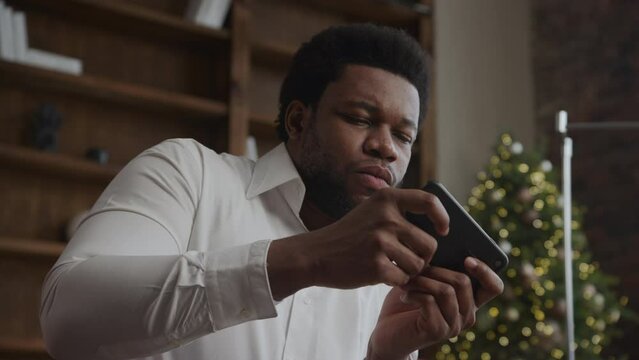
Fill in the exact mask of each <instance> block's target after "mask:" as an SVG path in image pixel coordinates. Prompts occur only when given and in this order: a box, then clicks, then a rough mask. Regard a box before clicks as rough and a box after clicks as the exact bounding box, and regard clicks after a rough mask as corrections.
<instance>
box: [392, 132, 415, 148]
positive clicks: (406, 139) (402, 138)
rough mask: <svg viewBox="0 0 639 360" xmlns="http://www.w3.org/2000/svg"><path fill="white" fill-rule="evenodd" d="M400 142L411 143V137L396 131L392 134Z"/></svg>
mask: <svg viewBox="0 0 639 360" xmlns="http://www.w3.org/2000/svg"><path fill="white" fill-rule="evenodd" d="M393 135H394V136H395V137H396V138H397V139H398V140H399V141H400V142H402V143H403V144H407V145H410V144H412V143H413V137H412V136H409V135H406V134H404V133H402V132H396V133H394V134H393Z"/></svg>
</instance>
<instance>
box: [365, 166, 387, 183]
mask: <svg viewBox="0 0 639 360" xmlns="http://www.w3.org/2000/svg"><path fill="white" fill-rule="evenodd" d="M357 172H358V173H360V174H364V175H368V176H372V177H374V178H376V179H381V180H383V181H384V182H385V183H386V185H387V186H391V184H392V183H393V175H392V174H391V172H390V170H388V169H387V168H385V167H381V166H366V167H363V168H360V169H358V170H357Z"/></svg>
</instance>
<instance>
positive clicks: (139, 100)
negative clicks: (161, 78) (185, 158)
mask: <svg viewBox="0 0 639 360" xmlns="http://www.w3.org/2000/svg"><path fill="white" fill-rule="evenodd" d="M0 75H1V76H0V79H2V80H1V81H13V83H14V84H15V85H17V86H26V87H33V88H39V89H52V90H56V91H64V92H68V93H73V94H77V95H81V96H87V97H91V98H95V99H99V100H105V101H111V102H116V103H120V104H124V105H129V106H132V107H140V108H143V109H147V110H152V111H158V112H162V111H170V112H177V113H180V114H183V115H185V116H191V117H198V118H199V117H202V118H208V119H210V118H211V117H223V116H226V115H227V113H228V107H227V105H226V104H225V103H223V102H219V101H213V100H207V99H203V98H198V97H195V96H190V95H184V94H179V93H174V92H169V91H164V90H159V89H155V88H152V87H149V86H142V85H135V84H128V83H123V82H119V81H113V80H109V79H103V78H98V77H94V76H90V75H81V76H75V75H69V74H64V73H60V72H56V71H50V70H45V69H40V68H36V67H33V66H29V65H22V64H17V63H11V62H7V61H0Z"/></svg>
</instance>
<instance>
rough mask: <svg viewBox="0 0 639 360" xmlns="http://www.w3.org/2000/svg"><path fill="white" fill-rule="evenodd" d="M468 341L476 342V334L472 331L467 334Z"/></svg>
mask: <svg viewBox="0 0 639 360" xmlns="http://www.w3.org/2000/svg"><path fill="white" fill-rule="evenodd" d="M466 340H468V341H475V333H474V332H472V331H469V332H467V333H466Z"/></svg>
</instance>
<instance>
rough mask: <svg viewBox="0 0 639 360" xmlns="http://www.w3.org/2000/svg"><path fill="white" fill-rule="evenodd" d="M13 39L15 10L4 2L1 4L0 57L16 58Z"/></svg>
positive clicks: (13, 59) (10, 59)
mask: <svg viewBox="0 0 639 360" xmlns="http://www.w3.org/2000/svg"><path fill="white" fill-rule="evenodd" d="M13 41H14V35H13V10H12V9H11V8H10V7H8V6H6V5H5V4H4V2H3V3H1V4H0V58H2V59H4V60H8V61H15V60H16V53H15V45H14V44H13Z"/></svg>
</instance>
